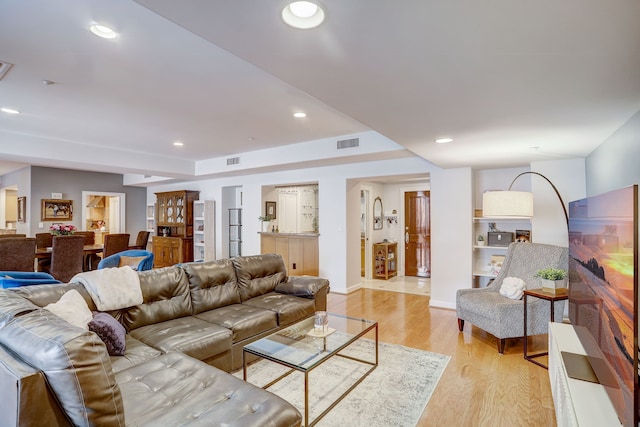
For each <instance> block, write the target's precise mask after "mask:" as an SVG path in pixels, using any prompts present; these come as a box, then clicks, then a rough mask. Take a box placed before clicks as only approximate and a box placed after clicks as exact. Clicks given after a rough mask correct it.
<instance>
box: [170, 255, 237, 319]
mask: <svg viewBox="0 0 640 427" xmlns="http://www.w3.org/2000/svg"><path fill="white" fill-rule="evenodd" d="M182 268H183V269H184V271H185V272H186V274H187V277H188V279H189V287H190V288H191V302H192V304H193V313H194V314H197V313H201V312H203V311H207V310H213V309H214V308H218V307H224V306H227V305H231V304H238V303H240V293H239V291H238V282H237V281H236V271H235V269H234V268H233V263H232V262H231V260H229V259H222V260H217V261H207V262H191V263H187V264H183V265H182Z"/></svg>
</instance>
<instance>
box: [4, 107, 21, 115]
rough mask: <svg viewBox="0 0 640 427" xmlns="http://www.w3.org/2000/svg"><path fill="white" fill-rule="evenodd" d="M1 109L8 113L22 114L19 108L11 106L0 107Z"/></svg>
mask: <svg viewBox="0 0 640 427" xmlns="http://www.w3.org/2000/svg"><path fill="white" fill-rule="evenodd" d="M0 111H2V112H3V113H7V114H20V111H19V110H16V109H15V108H9V107H2V108H0Z"/></svg>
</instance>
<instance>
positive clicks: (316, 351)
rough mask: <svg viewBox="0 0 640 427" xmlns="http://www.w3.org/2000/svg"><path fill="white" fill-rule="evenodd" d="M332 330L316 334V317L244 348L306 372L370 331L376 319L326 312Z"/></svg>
mask: <svg viewBox="0 0 640 427" xmlns="http://www.w3.org/2000/svg"><path fill="white" fill-rule="evenodd" d="M327 315H328V317H329V325H328V326H329V328H330V329H329V331H332V332H331V333H329V334H328V335H326V336H324V337H322V336H321V337H318V336H316V334H314V332H313V331H314V327H313V317H310V318H308V319H305V320H302V321H300V322H298V323H295V324H293V325H291V326H289V327H287V328H284V329H281V330H279V331H278V332H276V333H274V334H271V335H269V336H267V337H264V338H262V339H259V340H257V341H254V342H252V343H251V344H248V345H246V346H245V347H244V350H245V351H246V352H248V353H252V354H255V355H258V356H260V357H262V358H265V359H271V360H274V361H277V362H278V363H281V364H285V365H288V366H290V367H292V368H295V369H298V370H301V371H305V370H310V369H312V368H314V367H315V366H316V365H318V364H319V363H321V362H322V361H324V360H325V359H327V358H328V357H330V356H332V355H334V354H336V353H337V352H339V351H340V350H342V349H344V348H345V347H346V346H348V345H349V344H351V343H353V342H354V341H355V340H356V339H357V338H359V337H361V336H363V335H365V334H366V333H367V332H369V331H371V330H372V329H373V328H374V327H375V326H376V325H377V322H375V321H373V320H366V319H359V318H354V317H348V316H342V315H339V314H332V313H327Z"/></svg>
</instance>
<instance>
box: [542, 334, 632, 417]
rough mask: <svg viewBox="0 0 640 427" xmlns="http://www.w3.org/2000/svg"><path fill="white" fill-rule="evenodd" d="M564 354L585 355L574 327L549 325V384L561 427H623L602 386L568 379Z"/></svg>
mask: <svg viewBox="0 0 640 427" xmlns="http://www.w3.org/2000/svg"><path fill="white" fill-rule="evenodd" d="M562 351H565V352H570V353H576V354H586V353H585V351H584V347H583V346H582V344H581V343H580V340H579V339H578V336H577V335H576V333H575V331H574V330H573V326H571V325H569V324H566V323H549V380H550V381H551V393H552V395H553V403H554V405H555V409H556V420H557V424H558V427H565V426H580V427H587V426H594V427H602V426H621V425H622V424H620V421H619V420H618V416H617V415H616V412H615V409H614V408H613V404H612V403H611V400H609V396H608V395H607V392H606V391H605V389H604V387H603V386H601V385H600V384H595V383H591V382H587V381H582V380H576V379H573V378H569V377H568V376H567V370H566V369H565V366H564V363H563V360H562V355H561V353H560V352H562Z"/></svg>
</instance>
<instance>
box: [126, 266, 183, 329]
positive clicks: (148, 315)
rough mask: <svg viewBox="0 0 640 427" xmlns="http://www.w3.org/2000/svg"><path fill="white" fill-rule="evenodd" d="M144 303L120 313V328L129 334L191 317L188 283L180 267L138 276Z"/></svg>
mask: <svg viewBox="0 0 640 427" xmlns="http://www.w3.org/2000/svg"><path fill="white" fill-rule="evenodd" d="M138 275H139V278H140V289H141V290H142V298H143V301H144V302H143V303H142V304H140V305H137V306H135V307H130V308H127V309H124V310H122V319H121V321H122V324H123V325H124V327H125V328H126V329H127V330H128V331H130V330H132V329H136V328H140V327H142V326H146V325H152V324H154V323H160V322H164V321H167V320H171V319H175V318H178V317H184V316H189V315H191V296H190V295H189V282H188V280H187V276H186V274H185V272H184V270H183V269H182V268H180V267H176V266H174V267H166V268H158V269H155V270H146V271H140V272H138Z"/></svg>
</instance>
